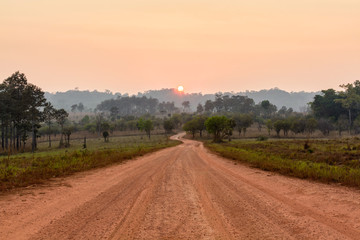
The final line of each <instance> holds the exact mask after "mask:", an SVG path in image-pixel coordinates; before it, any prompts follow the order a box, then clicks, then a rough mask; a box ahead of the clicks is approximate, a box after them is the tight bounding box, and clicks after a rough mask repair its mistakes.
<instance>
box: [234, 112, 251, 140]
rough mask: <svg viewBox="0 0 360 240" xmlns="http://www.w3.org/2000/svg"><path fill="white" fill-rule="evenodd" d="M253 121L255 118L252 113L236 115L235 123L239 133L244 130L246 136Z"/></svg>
mask: <svg viewBox="0 0 360 240" xmlns="http://www.w3.org/2000/svg"><path fill="white" fill-rule="evenodd" d="M253 122H254V119H253V117H252V116H251V115H250V114H238V115H235V123H236V128H237V130H238V132H239V135H240V134H241V132H243V135H244V136H245V134H246V129H247V128H249V127H250V126H251V125H252V124H253Z"/></svg>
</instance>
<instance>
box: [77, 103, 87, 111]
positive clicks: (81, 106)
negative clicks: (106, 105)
mask: <svg viewBox="0 0 360 240" xmlns="http://www.w3.org/2000/svg"><path fill="white" fill-rule="evenodd" d="M84 108H85V107H84V104H83V103H79V104H78V106H77V109H78V110H79V112H82V111H84Z"/></svg>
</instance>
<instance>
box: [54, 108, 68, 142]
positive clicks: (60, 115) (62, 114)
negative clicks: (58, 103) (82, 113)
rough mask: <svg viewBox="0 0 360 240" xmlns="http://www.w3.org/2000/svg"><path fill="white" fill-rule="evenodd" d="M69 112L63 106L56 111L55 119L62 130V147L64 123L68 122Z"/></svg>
mask: <svg viewBox="0 0 360 240" xmlns="http://www.w3.org/2000/svg"><path fill="white" fill-rule="evenodd" d="M68 116H69V114H68V113H67V112H66V111H65V110H64V109H63V108H62V109H59V110H56V111H55V119H56V122H57V124H59V126H60V128H61V130H60V132H61V137H60V144H59V145H60V147H63V146H64V139H63V132H64V124H65V122H66V119H67V117H68Z"/></svg>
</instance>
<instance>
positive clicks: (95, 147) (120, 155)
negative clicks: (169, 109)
mask: <svg viewBox="0 0 360 240" xmlns="http://www.w3.org/2000/svg"><path fill="white" fill-rule="evenodd" d="M179 143H180V142H179V141H173V140H168V138H166V137H165V136H153V137H152V139H151V140H148V139H147V138H141V137H139V136H138V137H119V138H112V139H111V142H109V143H104V142H103V141H102V139H92V140H89V142H88V145H89V146H90V147H88V149H81V148H80V147H78V148H77V147H74V146H77V145H79V146H81V141H80V142H79V143H76V142H74V143H73V147H72V148H70V149H57V148H53V149H49V150H48V151H41V152H39V153H35V154H30V153H25V154H16V155H14V156H11V157H9V158H8V157H6V156H3V157H0V191H6V190H8V189H11V188H14V187H24V186H28V185H31V184H37V183H41V182H42V181H43V180H46V179H49V178H52V177H59V176H66V175H69V174H72V173H75V172H80V171H84V170H89V169H93V168H99V167H104V166H107V165H110V164H113V163H121V162H123V161H125V160H128V159H131V158H134V157H136V156H142V155H144V154H146V153H150V152H154V151H157V150H160V149H163V148H166V147H171V146H175V145H178V144H179Z"/></svg>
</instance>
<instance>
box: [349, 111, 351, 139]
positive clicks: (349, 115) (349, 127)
mask: <svg viewBox="0 0 360 240" xmlns="http://www.w3.org/2000/svg"><path fill="white" fill-rule="evenodd" d="M349 135H351V109H350V108H349Z"/></svg>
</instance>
